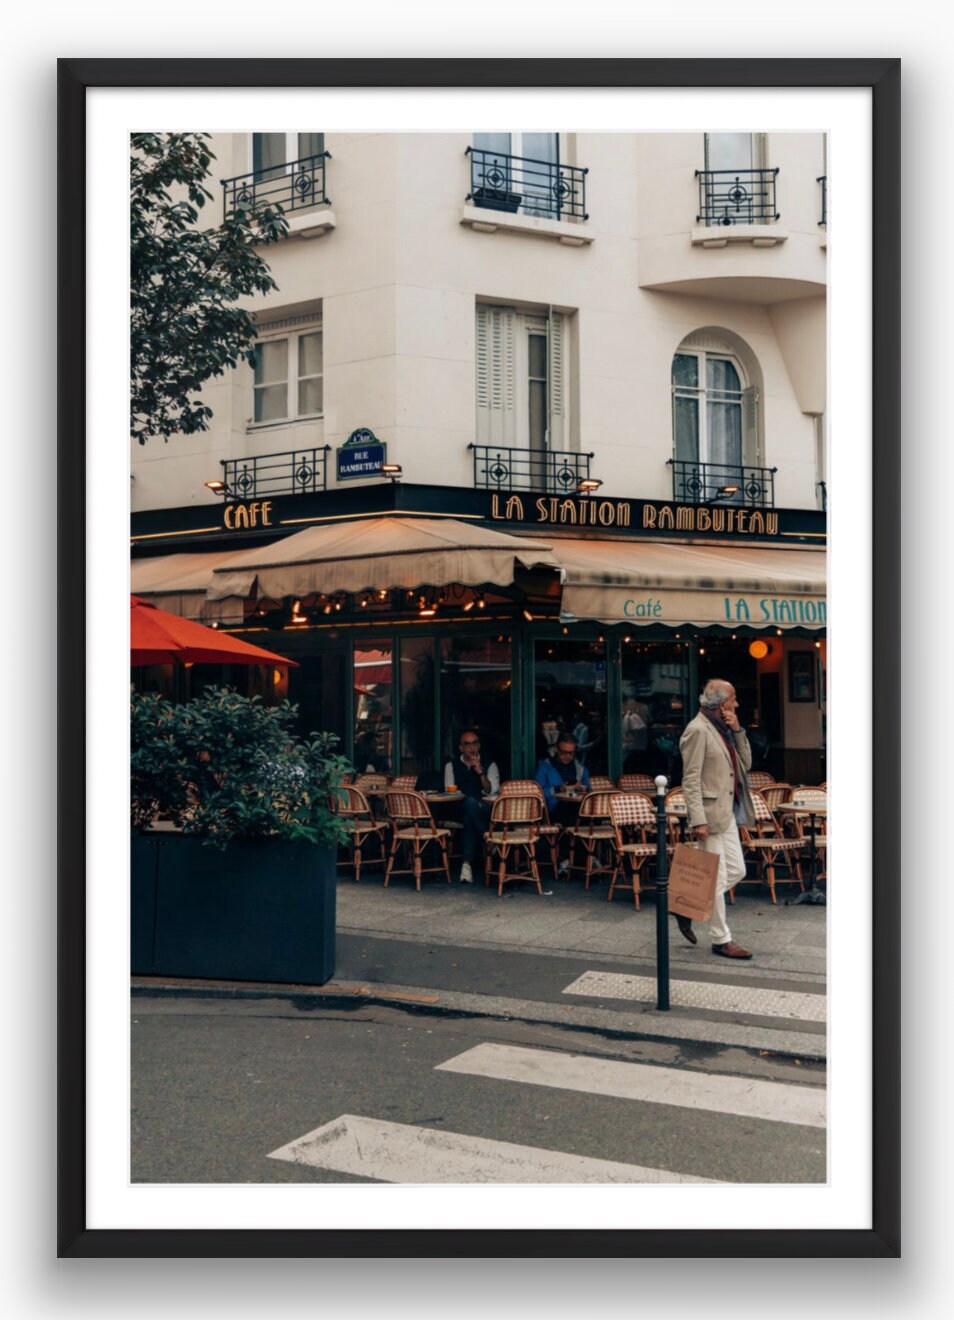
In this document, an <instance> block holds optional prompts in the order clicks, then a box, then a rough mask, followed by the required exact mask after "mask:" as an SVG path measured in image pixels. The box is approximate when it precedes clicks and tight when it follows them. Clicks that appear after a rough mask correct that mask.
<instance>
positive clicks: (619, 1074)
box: [437, 1045, 825, 1127]
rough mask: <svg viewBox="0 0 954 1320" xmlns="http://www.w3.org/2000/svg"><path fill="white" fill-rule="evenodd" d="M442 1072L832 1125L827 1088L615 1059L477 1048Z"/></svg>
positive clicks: (441, 1067) (811, 1124) (441, 1065)
mask: <svg viewBox="0 0 954 1320" xmlns="http://www.w3.org/2000/svg"><path fill="white" fill-rule="evenodd" d="M437 1067H438V1069H439V1070H440V1071H443V1072H455V1073H466V1074H467V1075H469V1076H475V1077H493V1078H496V1079H497V1080H498V1081H509V1082H524V1083H529V1084H530V1085H532V1086H553V1087H557V1088H559V1089H561V1090H568V1091H585V1092H587V1093H588V1094H590V1095H612V1096H617V1097H619V1098H620V1099H623V1100H643V1101H648V1102H649V1103H651V1104H661V1105H677V1106H679V1107H680V1108H683V1109H706V1110H710V1111H712V1112H714V1113H718V1114H736V1115H739V1116H742V1117H744V1118H764V1119H770V1120H771V1121H772V1122H775V1123H797V1124H802V1125H804V1126H806V1127H824V1126H825V1092H824V1090H822V1089H819V1088H817V1087H811V1086H790V1085H788V1084H787V1083H784V1082H766V1081H762V1080H761V1079H759V1078H754V1077H737V1076H731V1077H730V1076H726V1075H724V1074H713V1073H701V1072H693V1071H691V1070H690V1069H688V1068H663V1067H656V1066H655V1065H653V1064H645V1063H620V1062H617V1061H616V1060H615V1059H595V1058H593V1057H592V1056H591V1055H580V1054H559V1053H557V1052H555V1051H553V1050H540V1049H527V1048H525V1047H523V1046H520V1045H475V1046H474V1048H473V1049H470V1050H465V1052H464V1053H463V1054H458V1055H457V1056H456V1057H455V1058H453V1059H448V1060H447V1062H446V1063H439V1064H438V1065H437Z"/></svg>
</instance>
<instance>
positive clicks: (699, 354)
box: [669, 345, 759, 468]
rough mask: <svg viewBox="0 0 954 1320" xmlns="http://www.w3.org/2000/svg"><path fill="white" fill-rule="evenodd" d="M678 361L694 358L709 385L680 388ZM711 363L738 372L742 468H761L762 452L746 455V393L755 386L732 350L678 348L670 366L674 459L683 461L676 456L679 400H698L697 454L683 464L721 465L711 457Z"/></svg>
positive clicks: (723, 391)
mask: <svg viewBox="0 0 954 1320" xmlns="http://www.w3.org/2000/svg"><path fill="white" fill-rule="evenodd" d="M677 357H694V358H695V359H696V362H697V364H698V368H697V378H698V379H699V380H700V381H703V382H706V383H705V384H702V385H698V386H692V385H677V384H676V382H675V381H674V380H673V366H674V364H675V361H676V358H677ZM710 359H712V360H713V361H719V362H729V363H731V364H732V366H733V367H734V368H735V373H736V375H737V376H738V378H739V390H738V395H739V397H738V408H739V437H740V447H741V456H740V461H739V464H738V466H739V467H742V468H744V467H755V466H758V461H759V454H758V451H756V453H755V454H754V455H752V456H747V455H746V452H745V435H746V427H745V412H744V409H745V392H746V390H747V389H749V388H751V386H750V384H749V382H748V377H747V374H746V371H745V368H744V367H743V365H742V363H741V362H740V360H739V358H738V357H737V356H736V355H735V354H734V353H732V352H730V351H729V350H728V349H711V348H694V347H688V346H686V347H683V346H682V345H680V347H679V348H677V349H676V351H675V352H674V353H673V355H672V363H671V364H670V368H669V388H670V394H671V397H672V455H673V458H674V459H677V460H678V459H679V455H678V454H677V453H676V400H677V399H678V398H695V399H696V401H697V403H698V404H699V407H698V409H697V411H696V450H697V453H696V457H695V458H694V459H685V460H682V461H686V462H694V463H714V462H717V461H718V460H716V459H714V458H712V457H711V454H710V439H709V409H708V403H709V394H710V389H709V386H708V371H707V366H708V362H709V360H710ZM718 393H721V394H729V393H735V391H734V390H732V391H729V390H721V391H718ZM713 402H720V403H725V402H726V400H725V399H719V400H715V399H714V400H713ZM756 406H757V400H756ZM755 434H756V442H757V436H758V430H757V427H756V432H755ZM728 466H730V467H734V466H736V465H735V464H729V465H728Z"/></svg>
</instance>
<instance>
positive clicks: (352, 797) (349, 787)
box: [334, 784, 372, 820]
mask: <svg viewBox="0 0 954 1320" xmlns="http://www.w3.org/2000/svg"><path fill="white" fill-rule="evenodd" d="M334 796H335V797H336V798H337V800H338V814H339V816H353V817H358V816H363V817H364V818H365V819H366V820H371V819H372V817H371V804H370V803H369V802H368V799H367V798H366V797H365V796H364V794H363V793H362V792H361V789H360V788H357V787H356V786H355V785H354V784H342V785H340V787H339V788H336V789H335V792H334Z"/></svg>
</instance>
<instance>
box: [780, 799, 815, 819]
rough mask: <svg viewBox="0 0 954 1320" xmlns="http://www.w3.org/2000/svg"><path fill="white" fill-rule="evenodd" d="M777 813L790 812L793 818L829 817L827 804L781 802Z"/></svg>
mask: <svg viewBox="0 0 954 1320" xmlns="http://www.w3.org/2000/svg"><path fill="white" fill-rule="evenodd" d="M775 810H776V811H788V812H791V814H792V815H793V816H827V815H828V803H827V802H817V803H812V802H780V803H779V805H778V806H777V807H776V808H775Z"/></svg>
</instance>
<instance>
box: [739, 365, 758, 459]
mask: <svg viewBox="0 0 954 1320" xmlns="http://www.w3.org/2000/svg"><path fill="white" fill-rule="evenodd" d="M742 462H743V463H746V464H748V465H749V466H750V467H760V466H761V464H762V451H761V448H760V446H759V387H758V386H757V385H750V386H749V387H748V389H746V390H743V391H742Z"/></svg>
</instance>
